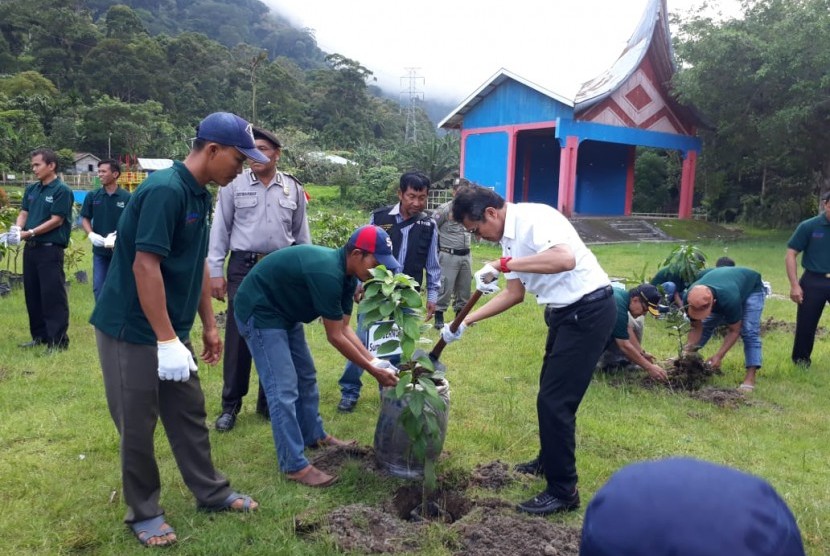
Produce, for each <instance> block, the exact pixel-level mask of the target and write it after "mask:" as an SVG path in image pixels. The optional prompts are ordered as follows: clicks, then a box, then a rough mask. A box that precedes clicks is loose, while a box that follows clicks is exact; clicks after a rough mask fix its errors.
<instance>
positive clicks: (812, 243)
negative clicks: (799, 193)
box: [787, 212, 830, 274]
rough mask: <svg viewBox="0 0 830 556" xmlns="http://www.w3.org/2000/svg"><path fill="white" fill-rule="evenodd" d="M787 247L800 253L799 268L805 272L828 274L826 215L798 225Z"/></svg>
mask: <svg viewBox="0 0 830 556" xmlns="http://www.w3.org/2000/svg"><path fill="white" fill-rule="evenodd" d="M787 247H789V248H790V249H795V250H796V251H798V252H800V253H802V255H801V266H803V267H804V268H805V269H806V270H809V271H811V272H820V273H821V274H827V273H830V222H828V221H827V215H826V213H824V212H822V213H821V214H820V215H818V216H815V217H813V218H810V219H809V220H805V221H804V222H802V223H801V224H799V225H798V227H797V228H796V229H795V233H793V236H792V237H791V238H790V241H788V242H787Z"/></svg>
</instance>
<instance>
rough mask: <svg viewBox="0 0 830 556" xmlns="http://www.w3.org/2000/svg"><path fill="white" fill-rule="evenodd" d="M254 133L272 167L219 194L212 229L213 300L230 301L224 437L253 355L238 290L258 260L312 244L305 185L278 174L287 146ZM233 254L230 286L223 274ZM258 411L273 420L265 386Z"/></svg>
mask: <svg viewBox="0 0 830 556" xmlns="http://www.w3.org/2000/svg"><path fill="white" fill-rule="evenodd" d="M253 132H254V140H255V143H256V147H257V149H258V150H259V152H260V153H262V154H263V156H265V157H267V158H268V162H265V163H259V162H251V167H250V168H249V169H246V170H244V171H243V172H242V173H241V174H239V175H238V176H237V177H236V179H235V180H233V181H232V182H231V183H229V184H228V186H227V187H224V188H222V189H220V190H219V194H218V200H217V202H216V210H215V211H214V214H213V223H212V224H211V228H210V247H209V248H208V269H209V271H210V286H211V288H210V289H211V295H212V296H213V297H214V298H216V299H219V300H222V301H224V300H225V297H226V296H227V299H228V312H227V318H226V319H225V359H224V363H223V369H222V376H223V385H222V413H221V414H220V415H219V418H218V419H216V430H218V431H222V432H227V431H230V430H231V429H233V427H234V425H235V424H236V416H237V415H238V414H239V412H240V411H241V409H242V398H243V397H244V396H245V395H246V394H247V393H248V383H249V381H250V377H251V353H250V351H248V346H247V345H246V344H245V341H244V340H242V339H241V338H240V336H239V330H238V328H237V326H236V320H235V319H234V318H233V313H234V297H236V290H237V289H238V288H239V284H241V283H242V279H243V278H245V276H247V274H248V272H250V271H251V269H252V268H253V267H254V265H255V264H256V263H257V261H259V260H260V259H261V258H262V257H264V256H265V255H267V254H268V253H271V252H273V251H276V250H278V249H283V248H285V247H289V246H291V245H298V244H302V243H311V234H310V232H309V228H308V217H307V215H306V197H305V191H304V190H303V187H302V184H301V183H300V182H299V181H298V180H297V179H296V178H294V177H293V176H291V175H290V174H285V173H283V172H279V171H277V163H278V162H279V159H280V154H281V152H282V144H281V143H280V141H279V139H277V137H276V136H275V135H274V134H273V133H271V132H270V131H266V130H264V129H260V128H257V127H254V128H253ZM228 252H230V260H229V261H228V279H227V281H226V280H225V278H224V277H223V272H224V266H225V257H227V255H228ZM256 411H257V413H259V414H260V415H262V416H263V417H265V418H266V419H268V418H270V414H269V412H268V402H267V401H266V399H265V392H264V391H263V389H262V386H261V385H260V387H259V394H258V397H257V406H256Z"/></svg>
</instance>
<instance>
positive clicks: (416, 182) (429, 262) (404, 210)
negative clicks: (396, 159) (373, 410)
mask: <svg viewBox="0 0 830 556" xmlns="http://www.w3.org/2000/svg"><path fill="white" fill-rule="evenodd" d="M429 186H430V182H429V178H428V177H426V176H425V175H424V174H422V173H421V172H407V173H405V174H403V175H402V176H401V179H400V183H399V189H398V203H397V204H395V205H394V206H387V207H383V208H380V209H378V210H376V211H374V212H373V213H372V216H371V218H370V220H369V223H370V224H374V225H377V226H380V227H381V228H382V229H383V230H384V231H385V232H386V233H387V234H388V235H389V237H390V238H391V239H392V249H393V253H394V255H395V258H396V259H397V260H398V261H400V263H401V265H402V268H398V269H397V271H398V272H402V273H404V274H408V275H409V276H411V277H412V278H414V279H415V281H416V282H417V283H418V284H420V285H423V283H424V274H426V283H427V310H426V315H425V316H426V320H429V319H431V318H432V315H433V313H434V312H435V304H436V302H437V300H438V290H439V289H440V288H441V266H440V264H439V262H438V229H437V226H436V225H435V221H434V220H433V219H432V218H430V216H429V215H428V214H427V213H425V212H424V209H425V208H426V206H427V198H428V196H429ZM389 270H395V269H389ZM362 297H363V288H362V286H360V285H358V286H357V288H356V290H355V301H359V300H360V299H361V298H362ZM357 327H358V334H359V335H360V338H361V340H362V341H363V345H364V346H368V345H369V328H370V324H369V323H367V324H366V325H365V326H364V322H363V317H362V316H358V318H357ZM398 360H399V357H398V356H397V355H395V356H392V357H391V358H390V361H392V363H393V364H394V363H397V362H398ZM362 374H363V369H361V368H360V367H359V366H357V365H355V364H354V363H352V362H347V363H346V368H345V370H344V371H343V376H341V377H340V382H339V384H340V392H341V398H340V403H339V404H338V406H337V409H338V411H340V412H343V413H349V412H351V411H354V408H355V406H356V405H357V400H358V398H360V389H361V387H362V386H363V385H362V384H361V382H360V375H362Z"/></svg>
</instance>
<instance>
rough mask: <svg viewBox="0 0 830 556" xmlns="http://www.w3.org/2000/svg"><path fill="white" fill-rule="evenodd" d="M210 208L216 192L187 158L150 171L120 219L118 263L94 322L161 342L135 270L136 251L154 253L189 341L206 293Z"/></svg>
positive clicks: (173, 313)
mask: <svg viewBox="0 0 830 556" xmlns="http://www.w3.org/2000/svg"><path fill="white" fill-rule="evenodd" d="M210 209H211V196H210V193H208V191H207V189H205V188H204V187H203V186H201V185H199V184H198V183H197V182H196V179H195V178H194V177H193V175H192V174H191V173H190V171H189V170H188V169H187V167H186V166H185V165H184V164H182V163H181V162H175V163H174V164H173V167H172V168H167V169H165V170H158V171H156V172H153V173H152V174H150V176H149V177H148V178H147V179H146V180H144V182H143V183H142V184H141V185H140V186H139V187H138V189H136V190H135V193H133V195H132V198H131V199H130V202H129V203H128V204H127V207H126V208H125V210H124V213H123V214H122V216H121V219H120V220H119V222H118V228H117V229H118V241H117V242H115V253H114V254H113V259H112V264H111V266H110V270H109V274H108V275H107V280H106V282H104V287H103V289H102V290H101V295H100V296H99V298H98V301H97V302H96V304H95V310H94V311H93V312H92V317H91V318H90V322H91V323H92V324H93V325H95V327H96V328H98V329H99V330H101V331H102V332H104V333H106V334H109V335H110V336H113V337H115V338H118V339H121V340H124V341H127V342H130V343H135V344H155V343H156V341H157V340H158V339H157V338H156V336H155V333H154V332H153V329H152V328H151V327H150V323H149V322H148V321H147V317H146V316H145V315H144V312H143V311H142V309H141V304H140V303H139V300H138V292H137V290H136V283H135V274H133V262H134V261H135V256H136V252H138V251H142V252H145V253H153V254H156V255H159V256H160V257H161V259H162V260H161V274H162V278H163V280H164V291H165V297H166V298H167V314H168V315H169V317H170V321H171V323H172V324H173V329H174V330H175V331H176V335H177V336H178V337H179V338H180V339H181V340H182V341H184V340H187V339H188V338H189V336H190V329H191V328H192V326H193V321H194V320H195V318H196V310H197V309H198V307H199V300H200V298H201V293H202V281H203V279H204V272H205V257H206V255H207V245H208V216H209V214H210Z"/></svg>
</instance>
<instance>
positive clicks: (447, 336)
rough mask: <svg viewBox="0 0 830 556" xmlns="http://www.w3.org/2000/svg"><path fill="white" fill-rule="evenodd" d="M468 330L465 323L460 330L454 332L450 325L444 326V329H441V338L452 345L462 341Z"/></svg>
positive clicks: (459, 327) (460, 325)
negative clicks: (462, 336)
mask: <svg viewBox="0 0 830 556" xmlns="http://www.w3.org/2000/svg"><path fill="white" fill-rule="evenodd" d="M466 329H467V325H466V324H464V323H463V322H462V323H461V324H459V325H458V330H456V331H455V332H453V331H452V330H450V323H447V324H445V325H444V328H442V329H441V338H443V340H444V341H445V342H446V343H448V344H451V343H453V342H454V341H456V340H460V339H461V335H462V334H464V331H465V330H466Z"/></svg>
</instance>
